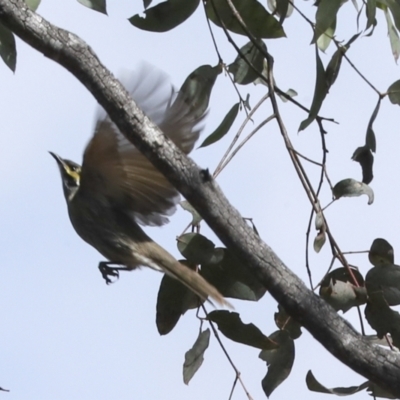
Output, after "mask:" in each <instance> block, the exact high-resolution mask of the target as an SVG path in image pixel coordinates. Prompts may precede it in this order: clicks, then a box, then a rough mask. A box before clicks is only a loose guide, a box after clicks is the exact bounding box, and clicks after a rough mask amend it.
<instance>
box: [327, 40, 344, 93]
mask: <svg viewBox="0 0 400 400" xmlns="http://www.w3.org/2000/svg"><path fill="white" fill-rule="evenodd" d="M345 51H346V50H345V49H344V48H342V47H339V48H338V49H337V50H336V51H335V52H334V53H333V56H332V58H331V59H330V61H329V63H328V66H327V67H326V71H325V77H326V85H327V91H329V89H330V88H331V86H332V85H333V84H334V83H335V81H336V78H337V77H338V75H339V71H340V66H341V65H342V59H343V54H344V52H345Z"/></svg>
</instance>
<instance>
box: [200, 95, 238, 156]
mask: <svg viewBox="0 0 400 400" xmlns="http://www.w3.org/2000/svg"><path fill="white" fill-rule="evenodd" d="M239 106H240V103H236V104H234V105H233V106H232V108H231V109H230V110H229V111H228V113H227V114H226V115H225V117H224V119H223V120H222V122H221V123H220V124H219V126H218V128H217V129H216V130H215V131H214V132H213V133H211V134H210V135H209V136H207V137H206V138H205V139H204V141H203V143H202V144H201V145H200V146H199V148H201V147H206V146H209V145H210V144H213V143H215V142H218V140H220V139H222V138H223V137H224V136H225V135H226V134H227V133H228V132H229V130H230V129H231V126H232V124H233V122H234V121H235V119H236V117H237V115H238V112H239Z"/></svg>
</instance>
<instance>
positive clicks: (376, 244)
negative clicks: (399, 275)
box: [368, 238, 394, 267]
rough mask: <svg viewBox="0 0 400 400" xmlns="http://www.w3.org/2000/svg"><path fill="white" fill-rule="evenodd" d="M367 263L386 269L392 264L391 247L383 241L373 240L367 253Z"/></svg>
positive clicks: (379, 239)
mask: <svg viewBox="0 0 400 400" xmlns="http://www.w3.org/2000/svg"><path fill="white" fill-rule="evenodd" d="M368 259H369V262H370V263H371V264H372V265H373V266H374V267H386V266H390V265H393V264H394V250H393V246H392V245H391V244H390V243H389V242H388V241H387V240H385V239H381V238H378V239H375V240H374V241H373V242H372V245H371V248H370V249H369V253H368Z"/></svg>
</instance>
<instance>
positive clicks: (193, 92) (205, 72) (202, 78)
mask: <svg viewBox="0 0 400 400" xmlns="http://www.w3.org/2000/svg"><path fill="white" fill-rule="evenodd" d="M221 72H222V67H221V66H220V65H217V66H215V67H212V66H211V65H202V66H200V67H198V68H196V69H195V70H194V71H193V72H192V73H190V74H189V76H188V77H187V78H186V79H185V82H183V85H182V86H181V88H180V89H179V93H178V96H177V99H176V100H175V101H176V103H177V104H180V102H184V103H186V104H190V105H191V107H192V108H193V110H195V111H196V113H193V116H194V117H198V118H200V117H202V116H203V115H204V113H205V111H206V110H207V108H208V104H209V102H210V97H211V91H212V89H213V87H214V84H215V81H216V80H217V77H218V75H219V74H220V73H221Z"/></svg>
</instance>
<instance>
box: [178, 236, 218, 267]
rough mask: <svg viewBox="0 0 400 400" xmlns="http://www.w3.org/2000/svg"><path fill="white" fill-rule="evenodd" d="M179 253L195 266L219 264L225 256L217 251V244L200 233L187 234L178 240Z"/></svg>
mask: <svg viewBox="0 0 400 400" xmlns="http://www.w3.org/2000/svg"><path fill="white" fill-rule="evenodd" d="M178 250H179V252H180V253H181V254H182V255H183V256H184V257H185V258H186V259H187V260H188V261H189V262H190V263H193V264H207V263H217V262H219V261H220V260H221V259H222V257H223V254H222V252H221V251H215V244H214V243H213V242H212V241H211V240H209V239H207V238H206V237H205V236H203V235H200V233H195V232H190V233H185V234H184V235H182V236H179V238H178Z"/></svg>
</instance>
